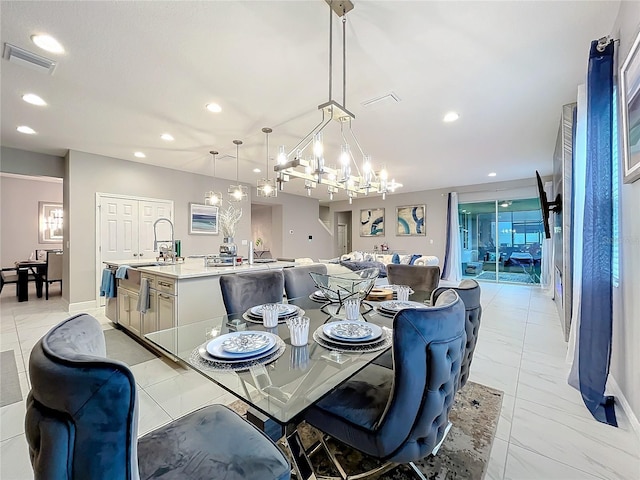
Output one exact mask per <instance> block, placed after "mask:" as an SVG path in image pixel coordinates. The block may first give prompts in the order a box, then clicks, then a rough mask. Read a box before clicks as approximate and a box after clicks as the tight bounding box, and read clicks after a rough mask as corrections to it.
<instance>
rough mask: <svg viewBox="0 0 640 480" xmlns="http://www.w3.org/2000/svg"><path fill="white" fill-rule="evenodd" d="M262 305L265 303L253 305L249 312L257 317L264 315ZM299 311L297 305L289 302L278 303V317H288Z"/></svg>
mask: <svg viewBox="0 0 640 480" xmlns="http://www.w3.org/2000/svg"><path fill="white" fill-rule="evenodd" d="M262 307H263V305H256V306H255V307H251V308H250V309H249V312H250V313H251V315H254V316H256V317H262ZM297 311H298V307H296V306H295V305H291V304H289V303H279V304H278V317H286V316H289V315H293V314H295V313H296V312H297Z"/></svg>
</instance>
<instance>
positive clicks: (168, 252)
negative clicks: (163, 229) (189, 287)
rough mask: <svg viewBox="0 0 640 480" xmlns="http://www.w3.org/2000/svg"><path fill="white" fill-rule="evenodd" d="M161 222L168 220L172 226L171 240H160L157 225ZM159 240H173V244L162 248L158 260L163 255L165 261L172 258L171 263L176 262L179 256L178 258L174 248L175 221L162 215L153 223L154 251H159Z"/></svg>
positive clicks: (163, 241)
mask: <svg viewBox="0 0 640 480" xmlns="http://www.w3.org/2000/svg"><path fill="white" fill-rule="evenodd" d="M160 222H167V223H168V224H169V226H170V227H171V240H158V229H157V225H158V223H160ZM158 242H162V243H166V242H171V246H169V247H168V248H167V247H164V248H161V250H160V256H158V257H156V260H160V257H162V258H164V260H165V261H167V259H171V263H175V262H176V259H177V258H176V252H175V250H174V245H175V242H174V239H173V223H172V222H171V220H169V219H168V218H164V217H162V218H159V219H157V220H156V221H155V222H154V223H153V251H154V252H157V251H158Z"/></svg>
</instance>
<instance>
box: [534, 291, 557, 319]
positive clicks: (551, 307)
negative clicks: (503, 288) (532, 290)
mask: <svg viewBox="0 0 640 480" xmlns="http://www.w3.org/2000/svg"><path fill="white" fill-rule="evenodd" d="M529 310H530V311H532V312H540V313H545V314H547V315H555V316H558V308H557V307H556V304H555V302H554V301H553V300H551V299H550V298H544V297H538V296H536V297H531V300H530V302H529Z"/></svg>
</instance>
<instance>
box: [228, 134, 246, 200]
mask: <svg viewBox="0 0 640 480" xmlns="http://www.w3.org/2000/svg"><path fill="white" fill-rule="evenodd" d="M233 143H234V144H235V146H236V185H229V189H228V190H227V193H228V194H229V201H230V202H242V201H243V200H246V199H247V196H248V193H249V192H248V188H247V186H246V185H241V184H240V180H239V178H240V173H239V172H240V145H242V140H234V141H233Z"/></svg>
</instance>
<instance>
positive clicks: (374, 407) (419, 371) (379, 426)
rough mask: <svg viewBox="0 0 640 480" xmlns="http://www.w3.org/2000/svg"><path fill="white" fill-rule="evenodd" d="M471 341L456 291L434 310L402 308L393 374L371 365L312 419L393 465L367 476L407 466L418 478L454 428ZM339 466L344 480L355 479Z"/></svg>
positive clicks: (309, 417)
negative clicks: (423, 462) (462, 371)
mask: <svg viewBox="0 0 640 480" xmlns="http://www.w3.org/2000/svg"><path fill="white" fill-rule="evenodd" d="M465 341H466V333H465V316H464V304H463V303H462V300H461V299H460V297H459V296H458V294H457V293H456V292H455V291H453V290H449V291H447V292H444V293H442V294H440V296H439V297H438V300H437V301H436V304H435V305H434V306H433V307H427V306H425V307H424V308H417V309H404V310H400V311H399V312H398V313H397V314H396V316H395V317H394V319H393V346H392V348H393V369H389V368H386V367H384V366H380V365H376V364H370V365H368V366H367V367H365V368H364V369H362V370H361V371H360V372H359V373H357V374H356V375H354V376H353V377H352V378H351V379H349V380H347V381H346V382H344V383H343V384H342V385H340V386H339V387H338V388H337V389H336V390H334V391H333V392H332V393H331V394H329V395H327V396H326V397H325V398H323V399H322V400H320V401H319V402H318V403H317V404H315V405H313V406H311V407H310V408H309V409H308V410H307V412H306V414H305V416H304V419H305V420H306V421H307V422H308V423H309V424H311V425H313V426H314V427H316V428H317V429H319V430H320V431H322V432H324V433H325V434H327V435H329V436H330V437H333V438H334V439H336V440H339V441H340V442H342V443H345V444H347V445H349V446H351V447H353V448H355V449H357V450H359V451H361V452H363V453H365V454H366V455H369V456H372V457H375V458H377V459H382V460H385V461H386V462H387V463H385V464H384V465H381V466H380V467H376V468H375V469H374V470H373V471H371V472H367V474H381V473H382V472H384V471H388V470H390V469H392V468H394V467H395V466H397V465H399V464H403V463H409V464H410V465H411V467H412V468H413V469H414V470H415V471H416V472H417V467H416V466H415V465H414V464H413V463H412V462H415V461H418V460H421V459H422V458H424V457H426V456H428V455H430V454H434V455H435V454H436V453H437V450H438V448H439V447H440V445H441V444H442V442H443V441H444V438H445V435H446V433H447V432H448V430H449V428H450V426H451V424H450V422H449V411H450V410H451V407H452V406H453V402H454V398H455V393H456V391H457V387H458V382H459V376H460V366H461V364H462V360H463V356H464V349H465ZM326 441H327V438H326V437H323V439H322V445H323V446H324V448H325V449H326V450H327V451H328V452H329V448H328V445H327V443H326ZM329 456H330V458H332V460H334V462H335V460H336V459H335V456H333V455H332V454H331V453H330V454H329ZM336 467H337V468H338V470H339V471H340V472H341V477H342V478H344V479H346V478H354V477H349V475H348V474H347V473H346V472H345V471H344V469H343V468H342V467H341V466H338V464H336ZM358 475H361V476H362V478H364V477H365V476H366V475H365V474H364V473H359V474H358ZM357 478H361V477H360V476H358V477H357ZM422 478H424V477H422Z"/></svg>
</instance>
